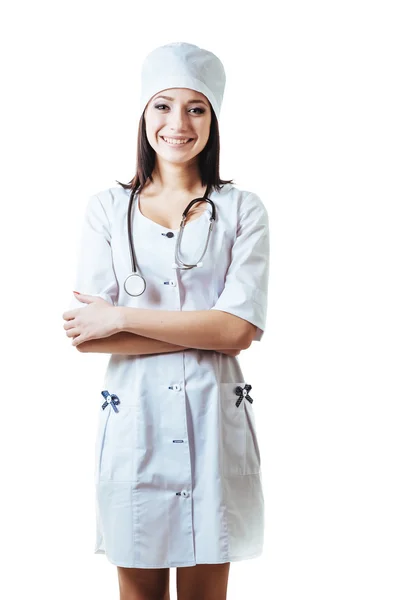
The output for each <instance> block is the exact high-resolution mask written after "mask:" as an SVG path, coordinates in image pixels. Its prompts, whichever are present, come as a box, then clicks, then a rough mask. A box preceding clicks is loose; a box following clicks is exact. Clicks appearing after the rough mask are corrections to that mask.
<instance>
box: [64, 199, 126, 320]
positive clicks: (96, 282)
mask: <svg viewBox="0 0 399 600" xmlns="http://www.w3.org/2000/svg"><path fill="white" fill-rule="evenodd" d="M72 289H73V290H76V291H78V292H80V293H82V294H89V295H91V296H99V297H101V298H104V300H106V301H107V302H109V303H111V304H114V305H115V303H116V302H117V298H118V292H119V287H118V282H117V279H116V276H115V272H114V266H113V261H112V248H111V233H110V221H109V218H108V216H107V213H106V211H105V208H104V205H103V203H102V202H101V200H100V198H99V197H98V196H97V195H95V196H91V197H90V198H89V201H88V203H87V205H86V210H85V214H84V218H83V225H82V227H81V235H80V243H79V249H78V255H77V265H76V274H75V279H74V284H73V288H72ZM84 306H88V305H87V303H84V302H80V301H79V300H78V299H77V298H76V297H75V295H74V294H72V300H71V303H70V305H69V310H71V309H74V308H82V307H84Z"/></svg>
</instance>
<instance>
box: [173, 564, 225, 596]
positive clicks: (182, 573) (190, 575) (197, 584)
mask: <svg viewBox="0 0 399 600" xmlns="http://www.w3.org/2000/svg"><path fill="white" fill-rule="evenodd" d="M229 572H230V563H229V562H228V563H222V564H209V565H195V566H194V567H177V569H176V584H177V598H178V600H204V599H205V598H206V600H226V597H227V583H228V578H229Z"/></svg>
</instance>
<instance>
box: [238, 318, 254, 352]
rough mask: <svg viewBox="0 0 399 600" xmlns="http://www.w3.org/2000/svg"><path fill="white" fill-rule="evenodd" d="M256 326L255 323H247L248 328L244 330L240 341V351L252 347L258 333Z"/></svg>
mask: <svg viewBox="0 0 399 600" xmlns="http://www.w3.org/2000/svg"><path fill="white" fill-rule="evenodd" d="M256 329H257V328H256V325H253V323H249V322H247V324H246V326H245V327H244V328H243V332H242V336H241V339H240V349H241V350H247V348H249V347H250V345H251V344H252V342H253V340H254V336H255V333H256Z"/></svg>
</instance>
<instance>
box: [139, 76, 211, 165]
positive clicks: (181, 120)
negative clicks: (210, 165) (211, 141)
mask: <svg viewBox="0 0 399 600" xmlns="http://www.w3.org/2000/svg"><path fill="white" fill-rule="evenodd" d="M162 96H163V97H162ZM165 96H167V98H165ZM145 122H146V134H147V138H148V141H149V143H150V145H151V146H152V148H153V149H154V150H155V152H156V153H157V155H158V157H157V158H158V159H159V158H162V159H164V160H167V161H169V162H178V163H185V162H187V161H191V160H192V159H193V158H194V157H195V156H197V154H199V153H200V152H201V151H202V150H203V148H204V147H205V145H206V143H207V141H208V138H209V132H210V127H211V108H210V103H209V100H208V99H207V97H206V96H204V94H201V92H197V91H195V90H191V89H188V88H169V89H167V90H162V91H161V92H158V93H156V94H155V95H154V96H153V97H152V98H151V100H150V101H149V102H148V104H147V107H146V109H145ZM164 138H166V140H165V139H164ZM170 138H180V139H181V141H180V142H179V140H176V139H175V140H170ZM187 139H188V140H189V141H187V142H186V140H187ZM167 140H169V142H168V141H167ZM170 142H172V143H170ZM173 142H174V143H173ZM176 142H177V144H176ZM181 142H185V143H181Z"/></svg>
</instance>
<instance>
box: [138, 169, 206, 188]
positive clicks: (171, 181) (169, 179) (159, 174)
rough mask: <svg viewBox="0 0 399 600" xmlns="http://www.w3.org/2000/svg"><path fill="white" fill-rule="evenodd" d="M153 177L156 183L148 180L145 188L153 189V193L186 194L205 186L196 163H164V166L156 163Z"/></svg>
mask: <svg viewBox="0 0 399 600" xmlns="http://www.w3.org/2000/svg"><path fill="white" fill-rule="evenodd" d="M152 178H153V180H154V183H151V181H147V183H146V185H145V188H146V189H147V188H148V189H149V190H151V193H153V194H162V195H163V194H168V195H174V196H179V195H180V196H184V195H186V194H191V193H193V192H195V191H196V190H198V189H202V188H203V187H204V186H203V185H202V183H201V177H200V173H199V170H198V166H197V164H196V163H195V164H193V165H187V163H186V164H184V165H178V164H172V163H164V164H162V166H161V165H159V164H156V166H155V168H154V170H153V172H152Z"/></svg>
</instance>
